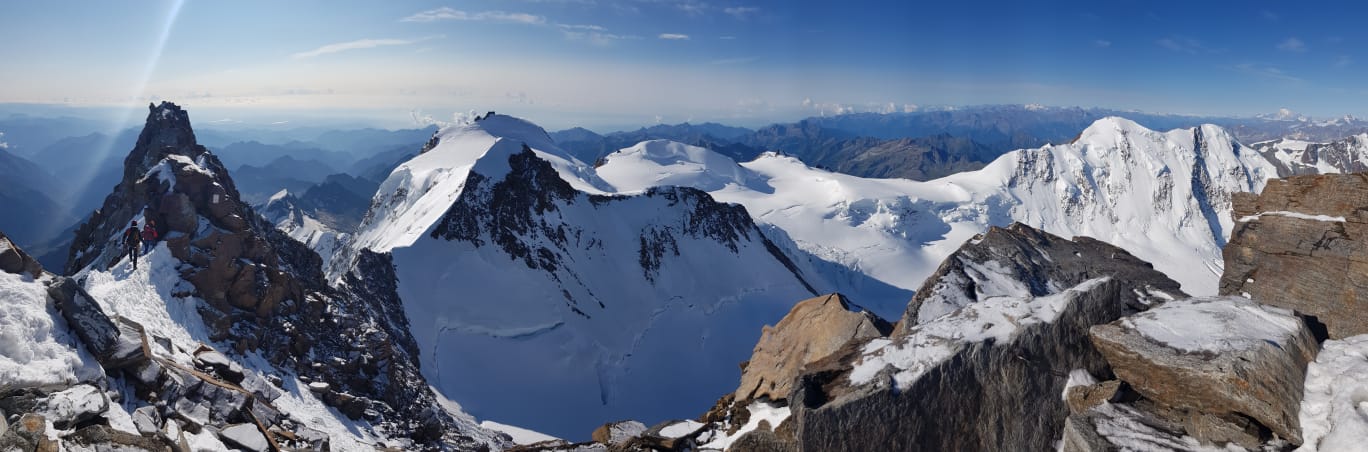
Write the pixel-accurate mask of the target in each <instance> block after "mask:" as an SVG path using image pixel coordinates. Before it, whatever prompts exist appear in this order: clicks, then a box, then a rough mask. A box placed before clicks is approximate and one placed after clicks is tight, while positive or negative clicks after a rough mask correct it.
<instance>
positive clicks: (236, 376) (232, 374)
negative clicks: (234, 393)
mask: <svg viewBox="0 0 1368 452" xmlns="http://www.w3.org/2000/svg"><path fill="white" fill-rule="evenodd" d="M195 362H196V364H199V365H202V366H203V367H204V368H205V369H206V370H211V371H213V372H214V374H215V375H218V376H219V377H221V378H223V379H224V380H227V381H228V382H230V383H233V384H238V383H241V382H242V379H243V378H244V372H243V370H242V366H240V365H238V363H236V362H233V360H230V359H228V357H227V356H223V354H222V353H219V352H218V351H217V350H204V351H202V352H200V353H198V354H196V355H195Z"/></svg>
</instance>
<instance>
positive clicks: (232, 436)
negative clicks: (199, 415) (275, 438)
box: [218, 424, 270, 452]
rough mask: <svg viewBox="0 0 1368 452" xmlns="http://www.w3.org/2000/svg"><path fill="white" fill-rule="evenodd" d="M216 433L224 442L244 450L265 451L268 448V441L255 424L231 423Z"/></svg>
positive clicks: (252, 451) (251, 451)
mask: <svg viewBox="0 0 1368 452" xmlns="http://www.w3.org/2000/svg"><path fill="white" fill-rule="evenodd" d="M218 435H219V439H222V440H223V443H224V444H227V445H229V446H234V447H239V448H242V449H243V450H246V451H250V452H266V451H267V450H268V449H269V448H270V442H268V441H266V436H265V435H262V434H261V430H258V429H257V426H256V425H252V424H233V425H230V426H227V427H224V428H223V430H220V431H219V433H218Z"/></svg>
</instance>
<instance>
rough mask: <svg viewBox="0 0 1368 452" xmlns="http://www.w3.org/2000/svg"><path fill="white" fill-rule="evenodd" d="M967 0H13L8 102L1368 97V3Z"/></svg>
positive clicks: (588, 113) (1301, 106) (255, 104)
mask: <svg viewBox="0 0 1368 452" xmlns="http://www.w3.org/2000/svg"><path fill="white" fill-rule="evenodd" d="M968 3H969V2H944V3H932V2H915V1H855V2H830V1H810V0H795V1H762V0H754V1H752V0H723V1H712V0H483V1H471V0H464V1H420V2H397V1H395V2H372V1H365V2H361V1H330V2H322V1H290V2H255V1H234V2H222V1H202V0H190V1H184V2H180V1H160V2H158V1H136V2H102V1H101V2H96V1H91V2H63V1H45V2H4V3H3V5H0V61H4V62H5V64H4V66H3V68H4V69H3V70H0V102H25V103H59V104H71V105H101V106H107V105H128V106H137V105H141V104H143V103H145V102H146V101H148V100H152V99H167V100H172V101H176V102H178V103H181V104H183V105H186V106H187V107H189V108H192V109H193V110H192V111H195V112H198V114H197V115H196V117H197V120H200V119H213V120H231V121H247V122H251V121H270V120H273V119H278V118H282V117H309V116H337V117H355V118H366V119H367V120H371V121H375V123H377V124H380V125H385V126H391V127H395V126H403V125H406V124H413V123H414V119H413V117H414V116H415V115H417V116H431V117H434V118H438V119H447V118H450V117H451V116H452V115H453V113H456V112H467V111H471V110H478V111H484V110H491V109H493V110H500V111H506V112H510V113H513V114H517V115H520V116H524V117H528V118H530V119H533V120H534V121H537V122H539V123H542V124H543V125H545V126H547V127H548V128H561V127H568V126H571V125H584V126H589V127H591V128H596V129H612V128H618V127H629V126H639V125H645V124H651V123H655V122H658V121H660V122H667V123H676V122H682V121H695V122H698V121H706V120H713V121H720V122H726V123H732V124H741V125H758V124H763V123H768V122H774V121H784V120H793V119H797V118H800V117H804V116H811V115H820V114H834V113H837V112H842V111H851V110H855V111H888V110H897V111H901V110H905V109H912V108H916V107H917V106H925V105H973V104H987V103H1041V104H1047V105H1060V106H1101V107H1110V108H1119V109H1140V110H1145V111H1151V112H1171V113H1187V114H1205V115H1252V114H1256V113H1262V112H1271V111H1274V110H1276V109H1278V108H1282V107H1287V108H1291V109H1293V110H1297V111H1301V112H1304V113H1308V114H1312V115H1317V116H1333V115H1342V114H1356V115H1364V114H1365V113H1368V108H1364V107H1363V105H1365V104H1366V102H1365V101H1368V84H1365V80H1368V78H1365V77H1362V76H1361V75H1359V74H1362V73H1363V70H1364V68H1366V67H1368V53H1365V52H1364V49H1365V46H1366V45H1368V31H1365V29H1364V27H1361V26H1360V24H1359V23H1358V22H1359V18H1360V16H1362V13H1363V9H1364V8H1363V7H1360V6H1358V5H1357V4H1355V3H1349V2H1345V3H1322V4H1317V5H1314V6H1307V5H1306V4H1304V2H1299V3H1292V2H1239V3H1234V2H1229V4H1227V2H1144V1H1112V2H1020V1H1014V2H982V3H974V4H968Z"/></svg>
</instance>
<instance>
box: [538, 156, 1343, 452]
mask: <svg viewBox="0 0 1368 452" xmlns="http://www.w3.org/2000/svg"><path fill="white" fill-rule="evenodd" d="M1235 206H1236V207H1235V213H1234V215H1235V218H1234V220H1235V222H1236V228H1235V233H1234V235H1233V236H1232V239H1231V241H1230V244H1229V245H1228V246H1227V247H1226V249H1225V250H1226V251H1225V257H1226V273H1225V274H1224V276H1223V278H1222V293H1223V294H1224V295H1223V296H1218V297H1204V298H1189V297H1188V296H1187V295H1186V294H1184V293H1183V292H1181V291H1180V290H1179V289H1178V285H1177V283H1175V282H1173V281H1172V280H1170V279H1168V278H1167V277H1165V276H1164V275H1162V274H1160V273H1158V272H1156V271H1154V270H1153V268H1152V266H1151V265H1150V264H1148V263H1146V262H1144V261H1141V260H1139V259H1136V258H1134V257H1133V256H1131V255H1130V254H1128V253H1126V252H1125V251H1124V250H1121V249H1119V248H1116V247H1113V246H1110V245H1107V244H1105V243H1102V242H1098V241H1096V240H1092V239H1088V238H1086V237H1079V238H1075V239H1074V240H1067V239H1064V238H1060V237H1055V236H1052V235H1050V234H1046V233H1043V232H1041V231H1038V230H1035V229H1033V228H1030V227H1026V226H1024V225H1020V224H1016V225H1012V226H1011V227H1009V228H994V229H992V230H990V231H989V232H988V233H986V234H983V235H981V236H978V237H975V238H973V239H972V240H970V241H968V242H966V243H965V244H964V245H963V246H962V247H961V248H960V250H958V251H956V252H955V253H954V254H952V255H951V256H950V257H948V258H947V259H946V260H945V262H944V263H942V265H941V267H940V269H939V270H938V271H937V272H936V273H935V274H934V275H932V276H931V277H930V278H928V279H927V281H926V282H925V283H924V284H923V286H922V287H921V289H920V290H918V291H917V296H916V298H914V299H913V300H912V301H911V302H910V303H909V306H908V309H907V311H906V313H905V315H904V316H903V318H902V319H900V320H899V322H898V323H897V324H896V325H895V326H894V327H893V329H892V333H891V334H889V333H885V332H884V331H885V330H883V329H882V328H881V327H880V325H881V323H880V321H879V320H877V319H875V318H871V317H872V316H870V315H868V314H867V313H863V312H859V309H858V307H857V305H855V304H854V302H853V301H851V300H846V299H845V298H844V297H840V296H839V295H830V296H825V297H818V298H816V299H813V300H807V301H804V302H802V303H799V304H798V305H797V306H795V308H794V309H793V311H792V312H790V314H789V315H788V316H787V317H785V318H784V319H783V320H781V321H780V322H779V323H778V324H777V325H776V326H775V327H769V328H766V330H765V332H764V336H763V338H762V339H761V342H760V344H758V345H757V346H756V348H755V352H754V354H753V356H752V358H751V360H750V361H749V362H748V363H744V364H743V369H744V370H743V376H742V384H741V386H740V387H739V388H738V389H737V391H735V392H734V393H732V394H728V395H727V396H725V397H723V398H722V399H721V400H719V401H718V403H717V405H716V406H715V407H714V408H713V409H712V410H711V411H709V412H708V413H706V414H705V415H703V416H701V417H700V418H699V419H697V420H680V421H671V422H667V423H663V424H661V425H657V426H655V427H651V428H647V427H646V426H645V425H642V424H640V423H635V422H620V423H612V424H609V425H606V426H604V428H602V429H601V430H602V432H603V433H602V434H596V435H595V437H594V439H595V441H594V442H589V443H580V444H566V443H564V442H559V443H546V444H541V445H534V446H531V447H529V448H528V450H686V449H687V450H738V451H831V450H1062V451H1066V452H1094V451H1114V450H1262V451H1283V450H1292V449H1294V448H1295V449H1297V450H1299V451H1318V450H1324V451H1339V450H1359V449H1361V448H1362V445H1363V444H1364V441H1365V440H1368V417H1365V416H1364V415H1363V414H1362V412H1361V409H1360V408H1359V406H1360V404H1361V402H1363V397H1362V394H1368V378H1364V377H1368V360H1365V359H1364V356H1368V334H1365V333H1368V327H1365V326H1364V325H1368V320H1365V319H1368V315H1363V309H1362V308H1363V307H1365V306H1364V303H1365V300H1368V298H1364V297H1363V296H1362V295H1359V294H1365V293H1368V287H1363V288H1360V287H1359V286H1360V285H1365V284H1368V283H1364V282H1363V280H1364V279H1365V278H1363V277H1362V276H1363V275H1365V274H1368V267H1364V268H1360V266H1361V263H1362V262H1363V261H1368V258H1365V256H1368V241H1365V240H1361V239H1360V238H1359V237H1360V236H1361V235H1362V233H1363V232H1364V231H1360V228H1361V226H1362V224H1368V213H1365V212H1368V208H1365V206H1368V176H1365V175H1330V176H1297V177H1292V178H1289V179H1287V180H1278V181H1273V182H1271V183H1270V184H1269V186H1268V189H1267V190H1265V192H1264V193H1263V194H1262V195H1258V196H1256V195H1252V194H1239V195H1236V199H1235ZM834 301H839V303H836V302H834ZM680 434H682V436H677V435H680Z"/></svg>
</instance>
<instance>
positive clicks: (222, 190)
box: [53, 102, 501, 449]
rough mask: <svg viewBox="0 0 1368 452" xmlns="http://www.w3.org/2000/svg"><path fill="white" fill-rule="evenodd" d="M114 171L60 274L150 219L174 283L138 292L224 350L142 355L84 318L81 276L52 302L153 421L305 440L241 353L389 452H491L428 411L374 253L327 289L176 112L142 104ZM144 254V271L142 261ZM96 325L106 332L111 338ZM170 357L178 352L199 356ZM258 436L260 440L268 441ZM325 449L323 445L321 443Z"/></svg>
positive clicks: (88, 264) (81, 266) (387, 280)
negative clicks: (254, 428)
mask: <svg viewBox="0 0 1368 452" xmlns="http://www.w3.org/2000/svg"><path fill="white" fill-rule="evenodd" d="M124 164H125V167H124V177H123V180H122V181H121V182H120V183H119V184H118V185H117V186H116V187H115V188H114V191H113V192H112V193H111V194H110V195H109V196H108V197H107V198H106V199H105V202H104V205H103V206H102V207H101V208H100V209H99V210H97V211H95V212H94V213H92V214H91V216H90V217H89V218H88V220H87V221H86V222H85V223H84V224H82V225H81V226H80V228H78V230H77V232H76V238H75V240H74V241H73V243H72V247H71V250H70V254H69V255H70V258H69V259H68V266H67V269H66V272H67V273H68V274H80V275H81V276H82V278H84V277H85V276H89V275H90V274H91V273H93V272H104V271H106V269H110V268H114V266H116V265H119V264H121V263H122V260H123V259H124V258H123V257H122V254H123V253H122V251H123V246H122V243H121V240H120V237H121V235H122V232H123V230H124V229H125V228H127V227H128V226H129V223H130V222H131V221H133V220H138V221H139V223H144V222H145V220H155V221H156V225H157V228H158V232H159V233H160V234H159V235H160V236H161V237H162V238H163V239H164V242H165V243H164V245H159V247H158V248H157V251H154V253H158V252H162V253H167V254H169V255H170V256H169V258H168V257H167V256H165V255H161V256H160V257H158V259H160V260H161V262H163V270H162V271H170V272H173V274H176V275H177V276H179V280H175V278H173V280H172V281H150V280H149V281H148V283H149V284H152V285H157V286H159V287H158V289H160V290H162V291H163V292H162V293H163V294H165V293H169V294H170V297H171V298H175V299H178V300H181V301H183V302H185V303H187V306H191V307H192V309H194V311H195V314H197V317H199V318H202V319H203V321H204V325H203V330H205V331H207V332H208V338H207V340H206V342H214V343H217V344H219V345H220V346H222V347H224V349H223V350H219V351H205V352H204V353H199V354H198V356H194V355H190V356H187V357H186V358H187V359H184V360H181V361H176V362H173V361H171V360H168V359H166V356H162V355H160V354H159V352H156V350H155V349H157V347H156V346H151V345H149V344H152V343H154V342H156V340H155V338H152V337H150V336H149V335H148V334H146V332H144V331H142V329H141V327H138V326H135V325H136V322H132V323H129V322H125V320H129V319H119V318H106V319H105V324H101V322H99V321H97V320H94V319H98V318H99V317H104V314H103V313H96V310H98V305H95V304H94V303H93V302H92V301H91V297H90V295H89V294H88V293H85V291H84V290H82V287H80V286H81V284H86V282H85V281H86V279H82V282H81V283H80V284H73V283H71V282H62V283H60V284H57V285H55V286H54V289H53V298H55V299H57V300H58V301H59V305H60V306H64V307H63V314H64V315H66V316H67V317H68V320H69V321H70V322H71V323H73V324H77V323H80V322H86V323H87V324H89V325H91V326H92V328H82V329H81V330H84V331H86V333H80V334H85V335H86V336H89V338H87V337H85V336H83V337H82V338H83V339H85V340H87V343H88V344H90V345H89V346H90V347H91V349H92V351H93V352H95V354H96V356H97V357H100V358H101V364H106V369H107V370H120V369H122V370H123V372H124V373H125V375H128V376H129V377H131V378H132V379H134V380H136V381H138V382H139V384H138V385H137V388H138V390H139V391H141V392H140V394H141V395H143V396H147V395H150V394H156V395H157V396H158V397H163V398H165V397H166V395H167V394H168V392H167V391H171V394H174V395H176V397H174V398H173V399H174V400H175V401H176V403H168V405H167V407H168V408H167V412H165V413H161V414H163V415H164V416H165V417H167V418H172V419H176V420H177V422H179V423H181V424H182V426H184V427H186V429H187V430H191V431H198V429H200V428H201V427H207V426H215V429H217V428H219V427H221V426H223V425H225V424H226V423H247V424H253V425H258V426H259V428H258V430H261V431H262V433H263V435H266V434H265V432H266V431H267V430H268V429H272V428H277V427H279V430H281V432H282V433H281V435H278V436H280V437H281V438H284V437H285V436H290V437H300V436H305V435H300V434H299V432H301V431H303V430H302V429H304V428H307V426H304V425H301V424H302V423H297V422H293V421H291V420H290V418H289V416H288V413H281V412H280V410H279V409H278V408H277V407H274V406H273V405H271V403H270V401H271V400H272V399H273V397H275V396H279V394H280V389H278V388H275V387H273V385H271V384H267V383H265V382H264V379H263V377H262V376H261V375H256V374H254V373H252V372H246V371H244V369H243V366H240V365H238V364H236V363H235V362H234V360H237V359H238V358H236V357H239V356H241V355H243V354H247V353H251V352H255V353H259V354H260V356H262V357H264V358H265V359H266V361H268V362H269V363H270V364H271V365H272V366H275V367H276V368H278V369H282V370H284V371H285V372H289V373H291V374H294V375H297V376H298V377H299V378H300V379H301V380H303V381H305V382H318V383H327V385H328V386H327V387H328V388H329V389H328V390H327V391H325V392H324V393H322V394H320V397H319V398H320V399H322V400H323V402H324V403H326V404H328V405H331V406H333V407H335V408H337V409H338V411H340V412H341V413H343V414H345V415H347V416H348V417H351V418H353V419H365V420H366V421H368V423H369V425H370V426H373V427H374V428H375V429H377V430H379V431H382V432H383V434H384V435H385V436H387V437H390V438H392V439H393V440H394V442H395V443H394V444H391V445H397V446H400V447H405V448H425V447H448V448H458V449H463V448H478V447H482V446H488V445H489V444H494V445H495V446H498V445H500V444H501V443H500V442H499V439H498V438H496V437H494V436H493V434H492V433H489V432H487V431H484V430H482V429H480V428H479V427H478V426H477V425H475V424H474V423H473V422H471V421H470V420H468V419H457V418H455V417H453V416H452V415H451V414H449V413H448V412H447V411H446V410H445V409H442V408H441V405H439V404H438V403H437V401H436V398H435V396H434V395H433V393H432V391H431V389H430V388H429V386H428V384H427V382H426V381H425V380H424V378H423V377H422V375H421V373H420V372H419V371H418V361H417V350H416V346H415V345H414V342H413V339H412V337H411V336H410V333H409V332H408V328H407V323H406V322H407V321H406V319H404V314H403V311H402V308H401V306H400V302H399V299H398V295H397V293H395V291H394V285H395V278H394V273H393V268H392V266H391V265H390V262H389V260H388V256H382V255H375V254H373V253H361V255H360V256H359V257H358V258H357V260H356V267H355V268H352V269H350V270H351V271H349V272H341V273H339V275H338V278H337V284H338V286H337V287H332V286H329V285H328V284H327V283H326V282H325V280H324V277H323V272H322V260H321V258H320V257H319V255H318V254H317V253H315V252H313V251H312V250H310V249H309V248H308V247H307V246H305V245H304V244H301V243H299V242H297V241H295V240H294V239H291V238H290V237H289V236H287V235H285V234H284V233H282V232H280V231H279V230H277V229H276V228H275V227H273V226H272V225H270V224H269V223H268V222H266V221H265V220H264V219H262V218H261V217H260V216H258V215H257V214H256V213H255V212H253V211H252V209H251V208H250V207H249V206H248V205H247V204H245V203H244V202H243V201H242V200H241V198H240V197H239V193H238V192H237V190H236V188H235V186H234V183H233V180H232V178H231V177H229V175H228V172H227V170H226V169H225V168H224V167H223V165H222V163H221V162H220V161H219V159H218V157H217V156H215V155H214V154H213V153H212V152H210V151H209V150H208V149H206V148H205V147H203V146H200V145H199V144H198V143H196V140H195V136H194V132H193V131H192V129H191V126H190V121H189V115H188V114H187V113H186V112H185V111H184V110H182V109H181V108H180V107H177V106H176V105H173V104H170V103H165V102H164V103H162V104H161V105H149V114H148V117H147V122H146V125H145V127H144V129H143V131H142V133H141V135H140V136H139V139H138V142H137V144H136V146H135V147H134V149H133V150H132V151H131V152H130V154H129V156H128V157H127V159H125V162H124ZM162 246H164V247H165V248H164V249H163V248H162ZM151 257H152V256H149V258H146V259H144V260H145V261H153V259H151ZM168 261H169V262H170V265H166V264H165V263H166V262H168ZM149 263H155V262H149ZM166 267H170V268H171V269H170V270H165V268H166ZM153 271H157V270H155V269H154V270H153ZM131 276H133V275H131V274H130V277H131ZM144 277H145V276H144ZM73 286H74V287H73ZM166 286H169V287H166ZM92 290H93V289H92ZM162 296H163V297H166V295H162ZM201 300H202V301H201ZM162 301H166V302H170V301H171V300H170V299H167V300H162ZM149 302H156V300H150V301H149ZM68 306H69V307H71V309H67V307H68ZM92 307H93V308H94V309H91V308H92ZM192 318H193V317H192ZM73 319H75V320H73ZM130 322H131V321H130ZM108 323H112V324H114V326H115V328H113V330H112V331H111V329H110V328H108V326H109V325H108ZM200 329H201V326H193V327H190V330H200ZM339 331H348V332H353V334H338V332H339ZM131 338H137V340H138V341H136V342H135V341H132V340H131ZM163 339H164V338H163ZM178 346H179V347H181V350H183V351H184V352H185V353H186V354H189V351H190V350H196V349H197V348H199V344H179V345H178ZM166 347H170V346H169V345H168V346H166ZM135 349H137V350H136V352H135V351H134V350H135ZM124 358H127V360H125V359H124ZM115 361H119V362H118V363H115ZM186 363H194V366H195V368H190V365H189V364H186ZM206 382H209V383H206ZM166 400H172V398H168V399H166ZM243 413H248V414H250V416H247V415H244V414H243ZM216 431H217V430H216ZM266 436H267V437H268V439H270V440H272V441H274V440H275V438H274V436H277V435H274V434H271V435H266ZM326 441H327V438H326V435H323V438H322V443H323V444H326ZM303 443H305V444H309V445H310V447H315V446H317V445H318V444H320V442H319V441H304V442H303ZM239 446H241V444H239Z"/></svg>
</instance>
